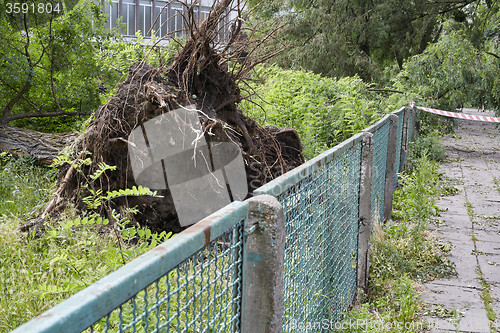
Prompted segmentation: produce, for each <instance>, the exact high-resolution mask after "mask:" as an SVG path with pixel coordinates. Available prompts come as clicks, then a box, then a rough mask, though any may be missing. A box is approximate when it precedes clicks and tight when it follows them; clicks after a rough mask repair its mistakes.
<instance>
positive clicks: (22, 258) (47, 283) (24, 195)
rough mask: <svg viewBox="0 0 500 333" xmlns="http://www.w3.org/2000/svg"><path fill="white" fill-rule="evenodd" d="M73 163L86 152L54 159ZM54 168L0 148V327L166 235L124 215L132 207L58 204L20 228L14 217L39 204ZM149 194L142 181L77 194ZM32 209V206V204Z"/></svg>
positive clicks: (100, 197) (97, 200)
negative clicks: (78, 210) (59, 209)
mask: <svg viewBox="0 0 500 333" xmlns="http://www.w3.org/2000/svg"><path fill="white" fill-rule="evenodd" d="M65 163H70V164H73V165H75V167H77V168H80V167H81V166H82V165H87V164H89V162H88V159H87V158H81V159H77V160H75V161H70V160H69V157H67V156H60V157H59V158H58V159H57V161H56V162H55V164H65ZM114 169H115V168H114V167H112V166H109V165H106V164H104V163H102V164H100V165H99V167H98V170H97V171H96V172H95V173H94V174H92V175H91V176H90V177H89V179H90V180H91V181H92V182H93V181H97V180H98V179H99V177H102V175H104V173H105V172H106V171H113V170H114ZM55 174H56V169H55V168H46V167H39V166H36V165H35V164H34V160H33V159H32V158H20V159H14V158H13V157H12V156H11V155H9V154H7V153H0V176H1V177H0V317H1V318H2V321H0V331H2V332H3V331H10V330H12V329H13V328H15V327H17V326H19V325H21V324H22V323H24V322H26V321H27V320H29V319H31V318H32V317H35V316H36V315H38V314H40V313H41V312H43V311H45V310H47V309H49V308H50V307H52V306H54V305H56V304H57V303H59V302H61V301H62V300H64V299H66V298H67V297H69V296H70V295H72V294H74V293H76V292H78V291H79V290H81V289H83V288H85V287H87V286H89V285H90V284H92V283H94V282H95V281H97V280H98V279H100V278H102V277H104V276H106V275H108V274H109V273H111V272H112V271H114V270H115V269H117V268H118V267H119V266H121V265H122V264H125V263H126V262H128V261H130V260H132V259H133V258H135V257H137V256H138V255H140V254H142V253H145V252H147V251H149V250H151V249H153V248H154V247H156V246H157V245H158V244H160V243H162V242H164V241H166V240H167V239H168V238H170V237H171V236H172V233H166V232H162V233H153V232H151V230H150V229H148V228H146V227H141V226H136V225H134V224H133V223H131V221H130V219H129V216H131V215H133V214H136V213H137V209H135V208H128V209H124V210H123V211H122V212H116V211H114V210H112V211H111V212H110V218H109V219H108V218H104V217H102V216H100V215H98V214H97V213H90V214H88V215H82V216H75V213H74V212H71V211H70V210H66V211H65V212H64V213H63V216H62V217H60V218H59V220H58V221H49V222H47V223H46V225H45V230H44V231H43V232H42V233H40V234H37V236H36V237H35V234H36V232H34V233H33V234H31V235H23V234H21V233H20V232H19V231H18V226H19V224H20V223H25V222H27V221H25V219H26V218H27V217H28V216H30V215H32V214H30V213H29V214H27V211H28V210H34V211H40V210H41V209H42V207H43V206H44V203H45V202H46V201H47V199H48V198H49V196H50V194H51V193H52V191H53V188H54V187H55V186H54V185H55ZM142 195H151V196H156V193H155V192H153V191H151V190H149V189H147V188H144V187H133V188H131V189H125V190H117V191H112V192H107V193H106V194H103V193H102V190H100V189H98V190H95V191H91V195H90V196H88V197H85V198H84V199H83V201H84V202H85V203H87V204H88V205H89V208H96V207H99V206H101V204H102V203H103V202H104V201H109V200H113V199H116V198H120V197H123V196H142ZM35 213H36V212H35Z"/></svg>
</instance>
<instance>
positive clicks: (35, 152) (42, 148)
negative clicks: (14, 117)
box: [0, 124, 80, 164]
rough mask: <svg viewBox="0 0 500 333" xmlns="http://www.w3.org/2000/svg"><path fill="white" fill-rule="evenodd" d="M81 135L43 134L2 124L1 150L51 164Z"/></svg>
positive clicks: (0, 133) (0, 126)
mask: <svg viewBox="0 0 500 333" xmlns="http://www.w3.org/2000/svg"><path fill="white" fill-rule="evenodd" d="M78 135H80V134H79V133H53V134H50V133H41V132H37V131H32V130H29V129H24V128H19V127H14V126H10V125H7V124H5V125H2V124H0V150H3V151H7V152H9V153H11V154H14V155H17V156H33V157H34V158H35V159H36V160H38V161H39V162H41V163H43V164H51V163H52V160H53V159H54V158H56V157H57V155H59V154H60V153H61V151H62V149H63V148H64V147H66V146H67V145H69V144H70V143H72V142H73V141H74V140H75V139H76V138H77V137H78Z"/></svg>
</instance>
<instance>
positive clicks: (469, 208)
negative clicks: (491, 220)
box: [464, 201, 474, 221]
mask: <svg viewBox="0 0 500 333" xmlns="http://www.w3.org/2000/svg"><path fill="white" fill-rule="evenodd" d="M464 206H465V208H466V209H467V215H469V218H470V220H471V221H472V219H473V218H474V206H472V204H471V203H470V202H469V201H467V202H466V203H465V204H464Z"/></svg>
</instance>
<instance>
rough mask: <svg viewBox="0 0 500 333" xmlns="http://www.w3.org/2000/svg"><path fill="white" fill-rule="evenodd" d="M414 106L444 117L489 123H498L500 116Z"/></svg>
mask: <svg viewBox="0 0 500 333" xmlns="http://www.w3.org/2000/svg"><path fill="white" fill-rule="evenodd" d="M415 108H417V109H420V110H422V111H426V112H430V113H434V114H440V115H442V116H446V117H452V118H459V119H467V120H475V121H487V122H490V123H500V118H498V117H486V116H475V115H472V114H466V113H458V112H449V111H443V110H437V109H430V108H424V107H422V106H415Z"/></svg>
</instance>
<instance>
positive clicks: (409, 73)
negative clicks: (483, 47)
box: [396, 25, 500, 110]
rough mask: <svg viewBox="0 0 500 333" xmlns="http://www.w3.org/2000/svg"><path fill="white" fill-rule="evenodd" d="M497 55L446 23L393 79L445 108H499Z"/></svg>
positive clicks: (432, 104) (422, 100) (423, 99)
mask: <svg viewBox="0 0 500 333" xmlns="http://www.w3.org/2000/svg"><path fill="white" fill-rule="evenodd" d="M498 64H499V62H498V59H496V58H495V57H492V56H490V55H488V54H486V53H484V52H481V51H479V50H478V49H476V48H475V47H474V46H473V44H472V43H471V42H470V41H468V39H467V38H466V36H465V34H464V33H463V32H460V31H456V30H454V29H453V26H451V25H448V26H446V28H445V32H444V33H443V34H442V36H441V38H440V39H439V40H438V42H437V43H435V44H431V45H430V46H429V47H428V48H427V49H426V50H425V52H424V53H422V54H420V55H418V56H414V57H412V58H410V59H409V60H408V61H407V62H406V63H405V65H404V70H403V71H402V72H401V73H400V74H399V75H398V76H397V78H396V81H397V82H398V84H399V85H400V87H401V89H404V90H406V91H412V92H414V93H416V94H418V96H419V100H420V103H422V104H424V105H426V106H430V107H436V108H440V109H444V110H454V109H455V108H457V107H461V106H465V105H472V106H475V107H482V106H485V107H486V108H489V109H495V110H500V96H499V95H498V93H497V91H498V89H497V88H498V85H499V82H500V80H499V77H500V67H499V66H498Z"/></svg>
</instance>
